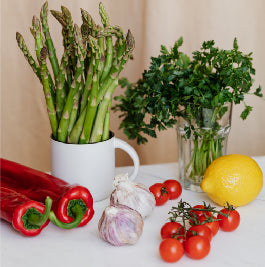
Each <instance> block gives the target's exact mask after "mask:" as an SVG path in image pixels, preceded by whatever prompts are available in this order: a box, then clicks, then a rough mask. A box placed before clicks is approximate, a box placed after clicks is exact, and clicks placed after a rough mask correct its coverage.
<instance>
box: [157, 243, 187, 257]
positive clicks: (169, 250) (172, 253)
mask: <svg viewBox="0 0 265 267" xmlns="http://www.w3.org/2000/svg"><path fill="white" fill-rule="evenodd" d="M159 253H160V256H161V258H162V259H163V260H164V261H166V262H176V261H178V260H179V259H180V258H181V257H182V256H183V255H184V247H183V244H182V243H181V242H180V241H178V240H177V239H175V238H166V239H164V240H163V241H162V242H161V243H160V246H159Z"/></svg>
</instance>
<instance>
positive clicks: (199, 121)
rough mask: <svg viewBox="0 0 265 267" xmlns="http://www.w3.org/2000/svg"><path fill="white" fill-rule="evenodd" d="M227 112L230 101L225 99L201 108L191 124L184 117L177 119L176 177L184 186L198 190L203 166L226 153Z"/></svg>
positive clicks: (229, 107)
mask: <svg viewBox="0 0 265 267" xmlns="http://www.w3.org/2000/svg"><path fill="white" fill-rule="evenodd" d="M231 114H232V104H231V103H227V104H226V105H224V106H222V107H218V108H214V109H206V108H203V109H201V111H200V113H199V116H198V117H197V118H194V119H193V120H192V125H191V124H189V123H188V122H187V121H186V120H184V119H182V120H178V124H177V138H178V164H179V178H180V181H181V183H182V186H183V187H184V188H185V189H188V190H192V191H196V192H202V190H201V188H200V183H201V181H202V179H203V175H204V172H205V170H206V169H207V167H208V166H209V165H210V164H211V162H212V161H213V160H215V159H216V158H218V157H220V156H223V155H226V153H227V140H228V134H229V131H230V127H231ZM190 126H192V127H190ZM190 128H191V129H192V130H191V131H190V135H188V137H187V129H190Z"/></svg>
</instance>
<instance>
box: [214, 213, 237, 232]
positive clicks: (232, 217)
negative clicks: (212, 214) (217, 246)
mask: <svg viewBox="0 0 265 267" xmlns="http://www.w3.org/2000/svg"><path fill="white" fill-rule="evenodd" d="M220 211H221V212H222V213H224V214H227V213H229V215H228V218H226V217H225V216H223V215H221V214H218V215H217V219H220V221H219V225H220V228H221V230H223V231H225V232H232V231H234V230H235V229H236V228H237V227H238V225H239V223H240V215H239V213H238V212H237V211H236V210H231V211H230V212H229V210H228V209H222V210H220Z"/></svg>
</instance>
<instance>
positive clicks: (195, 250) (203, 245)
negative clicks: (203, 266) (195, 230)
mask: <svg viewBox="0 0 265 267" xmlns="http://www.w3.org/2000/svg"><path fill="white" fill-rule="evenodd" d="M184 246H185V251H186V253H187V255H188V256H189V257H190V258H192V259H195V260H199V259H202V258H204V257H206V256H207V255H208V254H209V252H210V248H211V245H210V241H209V240H208V239H207V238H206V237H203V236H199V235H195V236H192V237H190V238H189V239H188V240H187V241H186V242H185V245H184Z"/></svg>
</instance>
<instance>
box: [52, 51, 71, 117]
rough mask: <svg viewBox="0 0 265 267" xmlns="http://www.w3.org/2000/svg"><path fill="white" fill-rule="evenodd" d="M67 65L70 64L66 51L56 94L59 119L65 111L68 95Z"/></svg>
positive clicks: (57, 81)
mask: <svg viewBox="0 0 265 267" xmlns="http://www.w3.org/2000/svg"><path fill="white" fill-rule="evenodd" d="M67 63H68V55H67V52H66V51H65V52H64V54H63V56H62V60H61V64H60V67H59V72H58V76H57V79H56V92H55V93H56V112H57V117H58V119H60V118H61V113H62V111H63V107H64V104H65V98H66V94H67V92H66V88H65V75H66V68H67Z"/></svg>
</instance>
